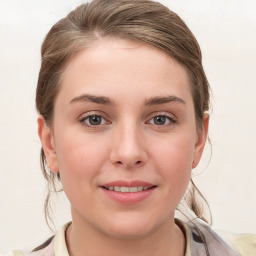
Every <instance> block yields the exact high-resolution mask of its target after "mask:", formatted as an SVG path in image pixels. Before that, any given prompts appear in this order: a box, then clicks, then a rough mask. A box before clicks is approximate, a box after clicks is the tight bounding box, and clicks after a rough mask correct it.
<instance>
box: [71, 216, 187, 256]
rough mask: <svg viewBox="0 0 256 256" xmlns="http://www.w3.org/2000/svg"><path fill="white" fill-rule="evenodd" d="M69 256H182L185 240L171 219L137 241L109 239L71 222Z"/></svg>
mask: <svg viewBox="0 0 256 256" xmlns="http://www.w3.org/2000/svg"><path fill="white" fill-rule="evenodd" d="M66 242H67V248H68V251H69V255H70V256H83V255H85V254H86V255H100V256H109V255H111V256H119V255H122V256H131V255H141V256H170V255H175V256H184V255H185V238H184V235H183V233H182V231H181V230H180V228H179V227H178V226H177V225H176V224H175V222H174V219H172V220H171V221H169V222H168V223H166V224H164V225H162V226H161V227H159V228H158V229H157V230H154V231H152V232H151V233H150V234H147V235H145V236H142V237H139V238H117V237H113V236H109V235H107V234H104V233H103V232H100V231H99V230H97V229H95V228H94V227H92V226H90V224H88V223H84V224H82V225H81V223H78V222H76V221H73V223H72V224H71V225H70V226H69V228H68V230H67V232H66Z"/></svg>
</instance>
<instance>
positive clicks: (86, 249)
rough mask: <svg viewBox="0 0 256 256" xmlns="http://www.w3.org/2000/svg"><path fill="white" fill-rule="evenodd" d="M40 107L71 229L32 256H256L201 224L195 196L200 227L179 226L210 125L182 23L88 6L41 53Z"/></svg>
mask: <svg viewBox="0 0 256 256" xmlns="http://www.w3.org/2000/svg"><path fill="white" fill-rule="evenodd" d="M36 105H37V109H38V112H39V117H38V133H39V137H40V139H41V142H42V152H41V157H42V167H43V173H44V176H45V178H46V179H47V180H48V182H49V191H51V188H53V189H55V188H56V182H57V181H58V180H60V181H61V184H62V186H63V190H64V191H65V193H66V195H67V197H68V199H69V201H70V203H71V212H72V222H71V223H68V224H66V225H65V226H64V227H63V228H62V230H60V231H59V232H58V233H57V234H56V235H55V237H54V238H50V239H49V240H48V241H46V243H45V244H43V245H42V246H40V247H39V248H36V249H35V250H34V252H33V253H32V255H56V256H60V255H65V256H67V255H70V256H73V255H74V256H79V255H102V256H103V255H120V254H121V255H177V256H182V255H186V256H188V255H192V256H195V255H197V256H198V255H199V256H200V255H211V256H214V255H216V256H217V255H234V256H235V255H240V254H241V255H247V256H248V255H255V253H256V248H255V245H253V243H252V241H254V242H255V240H256V239H255V237H254V236H239V237H236V239H234V237H232V238H231V239H229V240H230V241H229V242H228V243H226V242H224V240H222V238H221V237H220V236H219V235H217V234H216V233H215V232H214V231H213V230H212V229H211V228H210V227H209V226H208V225H207V224H206V223H205V222H204V221H203V220H204V217H203V216H202V214H201V210H200V208H199V207H198V205H197V203H196V201H195V198H194V196H193V195H194V193H192V197H190V198H189V199H188V201H189V202H190V204H189V206H190V207H191V210H192V211H194V213H195V215H196V216H197V217H198V218H196V219H191V220H190V221H188V222H187V223H185V222H182V221H181V220H179V219H175V216H174V211H175V209H176V208H177V206H178V204H179V202H180V201H181V199H182V198H183V196H184V194H185V192H186V190H187V187H188V185H189V182H190V181H191V184H192V186H193V185H194V184H193V182H192V180H191V172H192V169H193V168H195V167H196V166H197V165H198V163H199V161H200V158H201V155H202V152H203V149H204V145H205V142H206V139H207V131H208V123H209V114H208V113H207V111H208V109H209V85H208V81H207V78H206V76H205V73H204V70H203V67H202V58H201V51H200V48H199V45H198V43H197V41H196V39H195V37H194V36H193V34H192V33H191V31H190V30H189V29H188V28H187V26H186V25H185V24H184V22H183V21H182V20H181V19H180V18H179V17H178V16H177V15H176V14H175V13H173V12H171V11H170V10H168V9H167V8H166V7H164V6H162V5H161V4H159V3H155V2H151V1H144V0H136V1H134V0H122V1H120V0H108V1H104V0H95V1H92V2H91V3H89V4H84V5H81V6H80V7H78V8H77V9H76V10H74V11H73V12H71V13H70V14H69V15H68V16H67V17H66V18H64V19H62V20H60V21H59V22H58V23H56V24H55V25H54V26H53V27H52V29H51V30H50V32H49V33H48V35H47V37H46V39H45V41H44V43H43V46H42V65H41V70H40V73H39V79H38V86H37V96H36ZM195 190H196V188H195V187H194V189H192V192H193V191H195ZM49 195H50V192H49ZM49 195H48V197H47V200H46V206H47V203H48V200H49ZM46 212H47V208H46ZM17 253H19V252H17ZM239 253H240V254H239ZM243 253H245V254H243ZM14 255H15V252H14Z"/></svg>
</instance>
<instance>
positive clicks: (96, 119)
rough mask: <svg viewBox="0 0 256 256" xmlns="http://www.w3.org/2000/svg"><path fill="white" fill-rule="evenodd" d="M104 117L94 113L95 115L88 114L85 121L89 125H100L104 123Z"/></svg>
mask: <svg viewBox="0 0 256 256" xmlns="http://www.w3.org/2000/svg"><path fill="white" fill-rule="evenodd" d="M102 121H103V118H102V117H101V116H97V115H93V116H88V117H87V118H86V119H85V122H86V123H87V124H89V125H100V124H102Z"/></svg>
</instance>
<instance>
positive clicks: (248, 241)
mask: <svg viewBox="0 0 256 256" xmlns="http://www.w3.org/2000/svg"><path fill="white" fill-rule="evenodd" d="M217 233H218V234H219V235H220V236H221V237H222V238H223V239H224V240H225V241H226V242H227V243H229V244H230V245H231V246H232V247H234V248H235V249H236V250H237V251H238V252H239V253H240V254H241V256H255V255H256V234H249V233H242V234H239V233H230V232H224V231H217Z"/></svg>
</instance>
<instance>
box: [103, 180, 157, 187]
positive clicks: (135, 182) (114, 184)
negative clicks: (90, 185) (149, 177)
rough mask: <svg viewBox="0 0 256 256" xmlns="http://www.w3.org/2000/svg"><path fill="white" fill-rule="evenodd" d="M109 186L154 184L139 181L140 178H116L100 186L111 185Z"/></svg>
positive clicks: (147, 185) (149, 185)
mask: <svg viewBox="0 0 256 256" xmlns="http://www.w3.org/2000/svg"><path fill="white" fill-rule="evenodd" d="M111 186H113V187H114V186H118V187H139V186H143V187H153V186H156V185H154V184H152V183H149V182H145V181H141V180H132V181H125V180H116V181H111V182H108V183H104V184H102V185H101V187H111Z"/></svg>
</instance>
